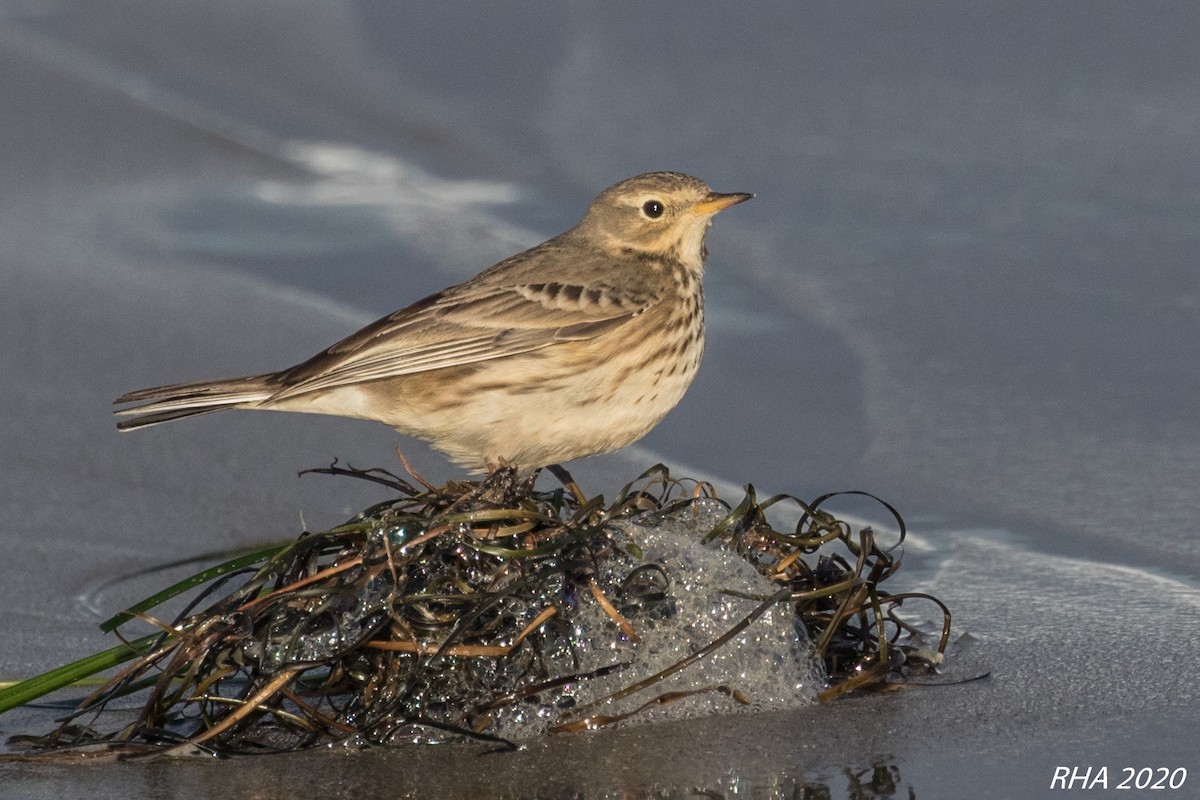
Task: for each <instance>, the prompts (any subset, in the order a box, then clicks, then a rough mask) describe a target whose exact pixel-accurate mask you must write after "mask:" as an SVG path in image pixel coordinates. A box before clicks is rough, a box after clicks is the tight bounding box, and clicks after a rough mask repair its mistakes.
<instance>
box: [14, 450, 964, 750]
mask: <svg viewBox="0 0 1200 800" xmlns="http://www.w3.org/2000/svg"><path fill="white" fill-rule="evenodd" d="M313 471H314V472H322V473H326V474H334V475H344V476H350V477H354V478H358V479H364V480H371V481H374V482H376V483H379V484H382V485H384V486H386V487H388V488H389V489H390V490H392V491H394V492H395V497H393V498H391V499H389V500H386V501H384V502H382V503H379V504H377V505H374V506H372V507H371V508H368V509H366V510H365V511H363V512H361V513H360V514H358V515H357V516H355V517H354V518H353V519H352V520H350V521H348V522H346V523H345V524H343V525H340V526H338V527H336V528H333V529H331V530H328V531H325V532H321V533H305V534H303V535H302V536H300V537H299V538H298V539H297V540H295V541H294V542H290V543H287V544H280V545H276V546H273V547H268V548H263V549H260V550H258V551H256V552H253V553H250V554H247V555H242V556H240V557H238V558H235V559H232V560H230V561H227V562H225V563H223V564H220V565H218V566H216V567H213V568H210V569H208V570H205V571H204V572H202V573H200V574H198V575H196V576H193V577H192V578H190V579H188V580H186V581H182V582H180V583H179V584H176V585H175V586H172V587H170V588H168V589H166V590H164V591H163V592H160V593H159V594H157V595H155V596H154V597H151V598H149V599H147V600H146V601H143V602H142V603H139V604H138V605H136V606H134V607H132V608H131V609H129V610H127V611H125V612H122V613H121V614H119V615H117V616H116V617H113V618H112V619H110V620H108V621H107V622H106V623H104V626H103V627H104V628H105V629H106V630H108V631H114V632H116V633H117V635H118V636H121V637H122V641H123V644H122V645H121V646H119V647H117V648H113V649H112V650H110V651H106V652H105V653H102V654H98V655H97V656H96V657H93V658H92V659H91V660H90V661H89V660H87V659H85V660H84V661H86V662H88V664H87V665H86V666H80V665H82V664H83V662H77V664H75V665H68V666H67V667H64V668H61V669H60V670H58V671H56V672H55V673H48V674H47V676H42V678H40V679H31V681H26V682H25V683H26V684H31V686H26V687H25V691H24V693H22V692H21V691H20V690H21V688H22V684H18V685H17V686H16V687H12V689H8V690H4V692H0V711H2V710H4V709H5V708H7V707H11V706H12V705H16V704H19V703H20V702H27V701H28V700H29V699H31V698H32V697H35V696H39V695H40V694H44V693H45V692H48V691H50V690H52V689H55V688H60V687H61V686H64V685H67V684H68V683H70V682H72V681H74V680H76V679H77V678H78V677H80V676H81V675H82V674H85V672H86V671H89V670H90V671H92V672H94V671H98V669H100V668H102V667H103V666H104V665H106V664H117V663H120V662H126V661H128V662H131V663H128V664H126V665H125V666H123V667H121V668H120V669H119V671H118V672H117V673H116V674H115V675H114V676H113V677H111V678H109V679H107V680H106V681H105V682H104V683H103V685H102V686H101V687H100V688H98V689H96V690H95V691H94V692H93V693H92V694H91V695H90V696H88V697H87V698H86V699H84V700H83V701H82V702H81V703H80V704H79V705H78V706H77V707H76V708H75V709H74V710H73V711H72V712H71V713H70V714H69V715H68V717H67V718H66V719H65V720H63V721H62V724H61V725H60V726H59V727H58V728H57V729H56V730H55V731H54V732H53V733H52V734H50V735H49V736H45V737H36V738H34V737H21V740H20V742H19V743H20V744H23V745H26V746H27V747H29V748H31V749H32V750H43V751H56V752H57V751H62V750H64V749H65V750H68V751H70V752H76V753H78V752H81V751H84V750H88V751H94V750H96V749H100V750H102V751H104V752H108V753H112V754H116V755H122V756H123V755H135V754H139V753H147V752H149V753H161V752H164V751H165V752H194V751H195V750H197V749H199V750H203V751H209V752H213V753H217V754H235V753H262V752H278V751H291V750H297V749H301V748H305V747H311V746H314V745H317V744H324V743H330V742H335V741H350V742H356V743H364V744H365V743H381V744H394V743H399V742H412V741H435V740H442V739H445V738H453V737H470V738H478V739H484V740H490V741H494V742H496V743H497V744H500V745H511V741H510V738H509V737H511V736H513V735H514V734H513V732H514V731H517V732H518V734H519V733H520V732H521V731H525V732H536V733H541V732H549V733H562V732H569V731H574V730H580V729H584V728H594V727H599V726H603V725H609V724H614V723H616V722H619V721H621V720H624V719H627V718H630V717H635V718H636V717H638V716H645V715H647V714H649V713H651V711H652V710H653V709H655V708H660V707H663V706H665V705H669V704H672V703H675V702H678V701H680V700H682V699H684V698H686V697H689V696H695V695H707V696H711V697H712V698H713V699H714V700H715V701H719V702H721V703H727V704H729V705H730V706H731V707H732V706H736V705H745V706H754V705H755V698H753V697H752V696H747V694H746V693H745V692H744V691H743V689H742V688H740V687H738V686H736V685H732V684H731V683H730V682H724V683H719V684H705V685H692V686H690V687H689V688H686V689H682V690H681V689H678V688H675V689H670V690H668V686H669V684H668V680H667V679H668V678H670V677H671V676H673V675H677V674H680V673H683V672H685V671H686V670H689V669H692V668H693V667H694V665H696V664H698V663H700V662H703V661H705V660H706V659H710V658H711V657H712V654H713V653H716V652H717V651H719V650H721V648H730V649H733V648H736V647H737V646H738V644H737V641H740V640H739V639H738V637H739V636H743V635H745V633H746V632H747V631H748V630H749V629H751V628H752V627H753V626H755V625H756V624H761V623H760V622H759V621H760V620H761V619H763V618H764V617H767V616H768V615H771V614H774V615H775V616H776V617H777V618H778V617H781V616H782V618H784V619H786V620H787V622H786V625H787V626H788V629H789V631H790V632H791V633H792V634H799V640H800V641H801V642H803V641H804V637H805V635H806V636H807V640H808V642H809V643H810V646H809V648H808V649H805V650H803V651H802V652H801V651H796V652H797V656H796V657H797V658H798V659H800V660H801V661H807V662H808V663H806V664H803V665H801V666H802V667H803V669H802V672H803V674H805V675H811V676H815V679H816V682H817V683H819V684H820V685H821V686H822V687H823V688H822V689H821V691H820V693H819V694H818V695H817V697H818V699H820V700H823V701H824V700H829V699H832V698H834V697H838V696H841V695H845V694H848V693H850V692H853V691H862V690H867V689H873V688H880V687H885V686H889V685H893V684H895V683H897V682H902V681H903V680H905V678H906V676H911V675H913V674H917V673H922V672H928V671H930V670H933V669H934V668H935V667H936V664H937V662H938V661H940V658H941V654H942V653H944V651H945V648H946V645H947V641H948V636H949V625H950V615H949V611H948V610H947V609H946V608H945V606H944V605H942V604H941V603H940V602H939V601H937V600H936V599H935V598H932V597H929V596H928V595H920V594H889V593H887V592H885V591H883V590H882V589H881V588H880V585H881V584H882V583H883V582H884V581H886V580H887V579H888V578H889V577H890V576H891V575H893V574H894V573H895V571H896V570H897V569H898V568H899V566H900V553H901V547H900V545H901V543H902V542H903V538H904V522H903V520H902V519H901V518H900V515H899V514H898V513H897V512H896V511H895V509H893V508H892V507H891V506H889V505H887V504H886V503H883V506H884V507H885V508H886V509H887V510H888V512H890V513H891V514H892V516H893V517H894V519H895V521H896V523H897V526H898V529H899V535H898V538H897V540H896V541H895V542H894V543H893V544H891V545H890V546H889V547H886V548H884V547H882V546H881V545H880V543H879V542H878V541H877V540H876V535H875V533H874V532H873V531H872V529H871V528H862V529H860V530H857V531H855V530H853V529H852V528H851V526H850V525H848V524H847V523H845V522H843V521H841V520H839V519H837V518H836V517H834V516H833V515H832V514H830V513H828V512H827V511H825V510H824V509H823V508H822V505H823V504H825V503H826V502H827V501H828V500H830V499H831V498H832V497H835V496H836V495H826V496H823V497H820V498H817V499H816V500H814V501H813V502H810V503H805V502H803V501H800V500H798V499H796V498H794V497H790V496H786V495H777V496H774V497H771V498H769V499H766V500H759V499H758V498H757V497H756V494H755V491H754V488H753V487H752V486H751V487H747V489H746V494H745V497H744V498H743V499H742V501H741V502H740V503H739V504H738V505H737V506H736V507H732V508H731V507H730V506H729V505H727V504H725V503H724V502H723V501H721V500H719V499H718V498H717V497H716V492H715V490H714V489H713V487H712V486H711V485H709V484H707V483H703V482H695V481H689V480H680V479H676V478H673V477H672V476H671V475H670V474H669V472H668V471H667V469H666V468H665V467H663V466H661V465H660V466H657V467H654V468H652V469H651V470H648V471H647V472H646V473H644V474H643V475H642V476H640V477H639V478H638V479H637V480H636V481H634V482H632V483H630V484H629V485H627V486H625V487H624V488H623V489H622V490H621V491H620V492H618V493H617V495H616V497H615V499H613V500H612V501H611V502H606V501H605V500H604V498H603V497H602V496H595V497H591V498H588V497H587V496H586V495H584V493H583V492H582V491H581V490H580V488H579V487H578V485H577V484H576V483H575V482H574V480H573V479H572V478H571V477H570V475H569V474H567V473H566V472H565V471H564V470H562V469H561V468H559V467H550V468H548V471H549V472H551V473H552V474H553V475H554V476H555V478H556V479H557V485H556V486H555V487H554V488H552V489H537V488H535V487H534V480H535V479H536V477H537V476H536V475H534V476H524V477H522V476H519V475H517V474H516V473H515V472H513V471H512V470H509V469H504V470H500V471H498V472H496V473H494V474H492V475H490V476H488V477H487V478H486V479H485V480H482V481H455V482H451V483H447V484H446V485H444V486H441V487H435V486H433V485H431V484H429V483H427V482H425V481H424V480H423V479H421V478H419V476H416V475H415V474H413V475H412V478H413V482H411V483H410V482H409V481H408V480H405V479H402V478H400V477H398V476H396V475H393V474H391V473H388V472H385V471H383V470H366V471H362V470H356V469H350V468H344V467H339V466H338V465H337V464H336V463H335V464H334V465H332V466H330V467H329V468H326V469H321V470H313ZM850 494H861V493H857V492H854V493H850ZM880 502H881V503H882V501H880ZM788 506H790V507H791V508H792V509H794V511H793V512H792V513H793V515H798V518H797V519H796V520H795V521H794V524H790V523H789V524H787V525H779V524H778V523H775V522H773V519H774V518H777V517H779V516H781V512H782V511H783V510H784V509H785V508H786V507H788ZM671 521H682V522H684V523H687V524H689V525H691V526H692V529H693V530H696V529H698V530H702V531H703V530H707V533H705V534H703V535H702V545H703V546H704V547H706V548H709V549H715V550H719V551H721V552H722V553H724V554H725V557H726V558H733V559H737V558H738V557H740V561H739V563H741V564H742V566H743V567H744V566H745V565H746V564H748V565H750V566H752V567H753V572H755V573H757V575H756V576H755V577H756V578H758V580H757V581H756V582H751V583H748V584H747V585H745V586H723V587H722V588H721V592H722V593H723V594H725V595H728V596H730V597H736V598H741V600H742V601H743V602H748V603H749V605H744V606H743V608H745V609H748V610H747V611H746V612H745V613H743V614H741V616H740V617H738V618H736V619H731V620H729V621H726V622H722V623H721V626H722V627H721V630H720V631H719V632H716V633H713V634H711V635H708V638H707V639H706V640H705V641H703V642H699V643H696V644H695V645H691V644H689V646H688V651H687V652H686V653H685V654H684V655H682V656H680V657H673V658H672V659H671V660H670V663H668V664H666V665H665V666H662V667H661V668H659V669H657V670H656V671H655V672H654V673H653V674H650V675H646V674H628V673H627V670H628V668H629V666H630V663H631V659H630V658H629V657H628V654H629V653H630V652H632V651H634V650H636V648H637V646H638V644H639V642H640V640H641V634H643V633H645V632H646V631H647V630H650V629H653V628H654V626H655V625H656V624H657V622H658V621H659V620H661V619H664V618H667V617H670V616H671V615H672V614H673V613H674V612H675V609H676V602H677V600H678V599H679V594H680V593H681V592H684V591H687V589H686V588H685V587H686V580H685V578H686V576H682V575H679V574H678V573H679V571H680V568H679V567H677V566H670V567H668V566H666V565H664V563H662V560H661V559H660V560H658V561H656V560H654V559H652V558H649V557H648V556H647V554H646V553H645V552H644V551H643V548H642V544H641V542H643V541H644V539H643V537H641V536H640V535H639V532H640V531H645V530H652V529H654V528H655V527H656V526H661V525H663V524H664V523H670V522H671ZM779 528H783V529H782V530H780V529H779ZM197 588H199V589H200V591H199V594H198V597H195V598H193V599H192V600H191V602H190V603H189V604H188V606H187V608H185V609H184V611H183V612H181V613H180V614H179V615H178V617H177V618H176V619H174V621H173V622H171V623H170V624H165V623H163V622H159V621H157V620H155V619H154V618H153V617H152V616H150V614H149V612H150V610H151V609H152V608H154V607H156V606H157V605H159V604H161V603H162V602H164V601H165V600H167V599H168V598H170V597H173V596H176V595H179V594H182V593H183V592H185V591H195V590H196V589H197ZM214 598H215V599H214ZM914 598H923V599H926V600H930V601H932V602H933V603H935V604H936V605H937V606H938V607H939V609H940V611H941V612H942V624H941V631H940V636H938V637H937V638H936V643H935V644H933V645H932V646H930V645H929V644H927V643H926V640H925V637H924V636H923V635H922V633H921V632H920V631H919V630H918V629H917V628H916V627H914V626H913V625H912V624H910V623H908V622H906V621H904V620H903V619H902V618H901V617H900V616H899V615H898V614H897V609H899V608H900V606H901V604H902V603H903V602H904V601H905V600H909V599H914ZM201 606H203V608H200V607H201ZM198 608H200V610H197V609H198ZM583 609H591V617H588V616H587V615H586V614H585V613H584V611H583ZM597 610H598V611H597ZM136 619H140V620H144V621H150V622H152V623H153V624H154V625H155V626H156V628H157V630H155V632H153V633H150V634H148V635H144V636H142V637H140V638H136V639H135V638H129V637H127V636H124V635H122V631H123V629H124V626H126V625H128V624H129V623H131V622H132V621H133V620H136ZM597 641H601V642H609V643H610V646H608V647H599V648H597V646H596V642H597ZM730 643H733V644H732V645H731V644H730ZM597 651H599V652H598V653H597ZM72 667H75V669H73V670H72V669H71V668H72ZM804 670H807V672H805V671H804ZM54 675H57V677H56V678H51V677H50V676H54ZM39 680H40V681H41V683H36V682H37V681H39ZM597 687H602V688H599V689H598V688H597ZM6 694H7V695H9V697H8V699H7V700H6V699H5V697H4V695H6ZM133 694H137V695H139V696H142V695H144V696H145V699H144V702H142V704H141V706H140V709H139V710H137V711H136V712H134V713H133V715H132V719H130V720H129V721H128V722H127V723H125V724H123V725H122V727H121V728H120V729H119V730H115V731H109V732H101V731H97V730H96V729H94V728H93V727H92V726H91V725H87V724H83V723H82V722H81V720H82V719H83V718H84V717H85V716H89V715H95V714H96V713H97V712H99V711H102V710H104V709H106V707H108V706H109V704H110V703H112V702H113V701H114V700H116V699H117V698H122V697H125V696H127V695H133ZM14 698H15V699H14ZM622 703H624V704H625V705H622ZM531 722H532V723H535V724H533V725H532V726H531V725H530V723H531ZM522 725H524V727H521V726H522Z"/></svg>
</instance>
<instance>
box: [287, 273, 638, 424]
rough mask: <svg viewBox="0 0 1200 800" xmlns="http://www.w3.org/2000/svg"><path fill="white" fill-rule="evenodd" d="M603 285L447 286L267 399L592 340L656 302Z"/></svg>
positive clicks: (301, 370)
mask: <svg viewBox="0 0 1200 800" xmlns="http://www.w3.org/2000/svg"><path fill="white" fill-rule="evenodd" d="M657 299H658V298H657V296H656V295H655V294H653V293H650V292H646V291H641V292H626V293H624V294H623V293H621V292H619V291H618V290H616V289H615V288H613V287H611V286H608V285H605V284H595V285H583V284H577V283H576V284H564V283H526V284H518V285H507V286H487V285H483V286H479V285H475V286H472V285H471V284H465V285H460V286H457V287H453V288H451V289H448V290H446V291H444V292H440V293H438V294H435V295H431V296H429V297H427V298H425V299H424V300H421V301H419V302H417V303H415V304H413V305H411V306H409V307H407V308H404V309H401V310H400V311H397V312H396V313H394V314H392V315H390V316H387V317H384V318H383V319H381V320H379V321H377V322H375V323H372V324H371V325H368V326H367V327H365V328H363V329H362V330H360V331H359V332H358V333H355V334H354V335H352V336H350V337H348V338H346V339H343V340H342V341H340V342H338V343H337V344H335V345H333V346H332V347H330V348H329V349H328V350H325V351H324V352H323V353H320V354H318V355H317V356H314V357H313V358H311V359H309V360H308V361H306V362H304V363H303V364H300V365H298V366H296V367H294V368H292V369H291V370H288V371H287V372H285V373H283V374H282V375H280V382H281V383H282V385H283V388H282V389H280V390H279V391H277V392H276V393H275V394H273V395H272V397H271V400H282V399H286V398H290V397H295V396H297V395H301V394H306V393H308V392H313V391H319V390H323V389H330V388H333V387H337V386H345V385H349V384H355V383H363V382H365V381H375V380H381V379H385V378H393V377H399V376H402V375H411V374H414V373H418V372H426V371H431V370H438V369H446V368H450V367H459V366H464V365H467V364H474V363H478V362H481V361H488V360H491V359H496V358H505V357H507V356H513V355H517V354H520V353H528V352H531V351H534V350H539V349H541V348H544V347H550V346H551V345H555V344H560V343H562V342H567V341H578V340H581V339H591V338H594V337H596V336H600V335H602V334H604V333H607V332H608V331H611V330H613V329H615V328H618V327H620V326H621V325H624V324H625V323H626V322H628V321H629V320H630V319H632V318H633V317H635V316H637V315H638V314H640V313H642V312H643V311H645V310H646V309H647V308H649V307H650V306H651V305H653V304H654V303H655V302H656V301H657Z"/></svg>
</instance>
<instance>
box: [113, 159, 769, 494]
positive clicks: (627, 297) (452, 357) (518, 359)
mask: <svg viewBox="0 0 1200 800" xmlns="http://www.w3.org/2000/svg"><path fill="white" fill-rule="evenodd" d="M751 197H752V195H749V194H740V193H739V194H718V193H717V192H714V191H712V190H711V189H709V187H708V185H707V184H706V183H704V182H703V181H701V180H699V179H698V178H693V177H691V176H689V175H683V174H681V173H678V172H651V173H647V174H645V175H638V176H637V177H634V178H630V179H628V180H625V181H621V182H620V183H618V184H616V185H614V186H610V187H609V188H608V189H605V190H604V191H603V192H601V193H600V194H599V196H597V197H596V199H595V200H593V201H592V203H591V205H590V206H589V207H588V210H587V213H586V214H585V215H584V217H583V219H582V220H580V222H579V224H577V225H576V226H575V227H574V228H572V229H571V230H569V231H567V232H566V233H563V234H560V235H559V236H556V237H554V238H553V239H550V240H549V241H547V242H543V243H542V244H540V245H538V246H536V247H534V248H532V249H530V250H526V251H525V252H523V253H519V254H518V255H515V256H513V257H512V258H508V259H506V260H504V261H501V262H500V263H499V264H496V265H495V266H492V267H490V268H489V269H486V270H484V271H483V272H481V273H480V274H478V275H476V276H475V277H474V278H471V279H470V280H467V281H465V282H463V283H460V284H458V285H457V286H451V287H450V288H448V289H444V290H443V291H440V292H438V293H437V294H434V295H430V296H429V297H426V298H425V299H424V300H419V301H417V302H416V303H413V304H412V305H411V306H408V307H407V308H403V309H401V310H399V311H397V312H395V313H394V314H391V315H389V316H387V317H384V318H383V319H381V320H379V321H377V322H374V323H372V324H370V325H368V326H367V327H365V328H363V329H362V330H360V331H359V332H358V333H355V334H353V335H351V336H350V337H348V338H346V339H343V340H342V341H340V342H338V343H337V344H335V345H333V346H332V347H330V348H329V349H328V350H325V351H324V352H322V353H318V354H317V355H315V356H313V357H312V358H310V359H309V360H307V361H305V362H304V363H302V364H298V365H297V366H294V367H292V368H291V369H285V370H282V371H280V372H269V373H266V374H263V375H251V376H248V377H244V378H231V379H227V380H217V381H204V382H200V383H184V384H176V385H172V386H158V387H155V388H152V389H142V390H140V391H136V392H130V393H129V394H126V395H124V396H122V397H121V398H119V399H118V400H117V401H116V402H117V403H143V405H140V406H136V407H133V408H125V409H121V410H118V411H117V412H116V413H117V414H124V415H136V416H135V417H134V418H133V419H130V420H127V421H124V422H121V423H119V424H118V426H117V427H118V428H120V429H121V430H132V429H134V428H140V427H144V426H147V425H156V424H158V423H160V422H168V421H170V420H174V419H180V418H182V417H190V416H194V415H196V414H207V413H208V412H210V411H220V410H221V409H225V408H257V409H270V410H277V411H302V412H309V413H316V414H334V415H339V416H345V417H358V418H362V419H371V420H377V421H379V422H383V423H386V424H388V425H391V426H392V427H393V428H395V429H397V430H398V431H400V432H401V433H405V434H408V435H411V436H416V437H418V438H420V439H424V440H426V441H428V442H429V443H430V444H432V445H433V447H435V448H436V449H438V450H440V451H441V452H443V453H445V454H446V455H447V456H448V457H449V458H450V459H451V460H452V461H454V462H455V463H457V464H459V465H462V466H467V467H471V468H473V469H481V468H486V469H488V470H489V471H490V470H492V469H495V468H496V467H497V466H499V465H502V464H508V465H513V466H520V467H540V466H544V465H546V464H550V463H553V462H557V461H568V460H570V459H573V458H580V457H582V456H588V455H593V454H596V453H606V452H609V451H612V450H616V449H618V448H620V447H624V446H625V445H627V444H630V443H631V442H634V441H636V440H638V439H640V438H641V437H642V436H644V435H645V434H646V433H647V432H648V431H649V430H650V429H651V428H653V427H654V426H655V425H657V424H658V422H659V421H660V420H661V419H662V418H663V417H664V416H665V415H666V413H667V412H668V411H670V410H671V409H672V408H674V407H675V405H676V404H677V403H678V402H679V400H680V398H682V397H683V394H684V392H685V391H686V390H687V388H688V386H689V385H690V384H691V382H692V378H693V377H695V375H696V369H697V367H698V366H699V365H700V357H701V356H702V355H703V353H704V302H703V301H704V293H703V289H702V287H701V282H700V281H701V276H702V273H703V269H704V258H705V255H706V254H707V251H706V249H705V245H704V238H705V233H706V232H707V229H708V226H709V224H710V221H711V219H712V216H713V215H714V214H716V213H717V212H718V211H721V210H722V209H725V208H728V207H729V206H731V205H734V204H735V203H740V202H742V201H744V200H748V199H750V198H751ZM146 401H149V402H146Z"/></svg>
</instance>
